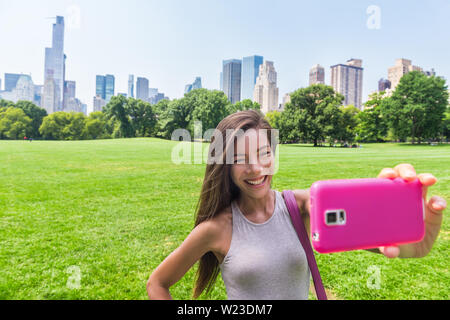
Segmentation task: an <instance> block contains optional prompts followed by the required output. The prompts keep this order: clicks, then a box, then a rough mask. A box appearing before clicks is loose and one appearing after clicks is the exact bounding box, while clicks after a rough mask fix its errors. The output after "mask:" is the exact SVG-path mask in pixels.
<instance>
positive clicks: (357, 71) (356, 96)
mask: <svg viewBox="0 0 450 320" xmlns="http://www.w3.org/2000/svg"><path fill="white" fill-rule="evenodd" d="M363 70H364V69H363V68H362V60H361V59H350V60H348V61H347V64H337V65H334V66H331V86H332V87H333V88H334V91H336V92H339V93H340V94H342V95H343V96H344V98H345V99H344V105H350V104H352V105H354V106H355V107H356V108H358V109H361V108H362V81H363Z"/></svg>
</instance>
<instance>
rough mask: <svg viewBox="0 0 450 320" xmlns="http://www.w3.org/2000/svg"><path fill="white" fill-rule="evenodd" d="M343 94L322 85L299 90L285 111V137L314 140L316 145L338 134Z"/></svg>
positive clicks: (293, 94) (283, 115)
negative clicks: (286, 131) (337, 128)
mask: <svg viewBox="0 0 450 320" xmlns="http://www.w3.org/2000/svg"><path fill="white" fill-rule="evenodd" d="M343 100H344V97H343V96H342V95H341V94H338V93H335V92H334V90H333V88H332V87H330V86H326V85H323V84H315V85H311V86H309V87H307V88H302V89H298V90H297V91H295V92H293V93H292V94H291V102H289V103H287V104H286V106H285V110H284V111H283V112H282V117H281V118H282V123H283V125H285V127H286V130H288V134H287V137H285V139H288V140H291V141H299V140H303V141H312V142H313V143H314V146H318V145H319V143H321V142H323V141H325V139H326V138H327V137H334V136H336V134H337V132H336V126H337V125H338V123H339V119H340V115H341V110H340V109H339V106H340V105H341V104H342V101H343Z"/></svg>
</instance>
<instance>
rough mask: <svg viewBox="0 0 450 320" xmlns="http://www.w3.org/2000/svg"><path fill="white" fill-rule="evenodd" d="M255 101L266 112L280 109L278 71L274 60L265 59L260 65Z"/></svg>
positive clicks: (254, 92)
mask: <svg viewBox="0 0 450 320" xmlns="http://www.w3.org/2000/svg"><path fill="white" fill-rule="evenodd" d="M253 101H255V102H258V103H259V104H260V105H261V111H262V112H263V113H264V114H266V113H268V112H270V111H273V110H278V109H279V106H278V88H277V73H276V71H275V67H274V65H273V62H272V61H267V60H266V61H264V63H263V64H262V65H260V66H259V74H258V78H256V84H255V90H254V91H253Z"/></svg>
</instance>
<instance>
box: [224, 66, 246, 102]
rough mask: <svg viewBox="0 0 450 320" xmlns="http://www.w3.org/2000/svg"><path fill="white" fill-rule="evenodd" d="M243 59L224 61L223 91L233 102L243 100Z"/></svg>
mask: <svg viewBox="0 0 450 320" xmlns="http://www.w3.org/2000/svg"><path fill="white" fill-rule="evenodd" d="M241 71H242V62H241V60H237V59H231V60H224V61H223V71H222V72H223V92H224V93H225V95H226V96H227V97H228V100H230V102H231V103H236V102H238V101H241Z"/></svg>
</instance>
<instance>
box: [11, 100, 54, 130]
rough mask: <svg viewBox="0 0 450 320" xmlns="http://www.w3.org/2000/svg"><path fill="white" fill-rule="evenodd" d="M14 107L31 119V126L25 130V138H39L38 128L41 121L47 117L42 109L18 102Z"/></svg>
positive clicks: (24, 102) (29, 103)
mask: <svg viewBox="0 0 450 320" xmlns="http://www.w3.org/2000/svg"><path fill="white" fill-rule="evenodd" d="M15 107H16V108H20V109H22V110H23V112H25V114H26V115H27V116H28V117H29V118H30V119H31V124H30V126H28V128H27V136H28V137H32V138H39V137H41V134H40V132H39V127H40V126H41V124H42V120H43V119H44V118H45V117H46V116H47V111H46V110H45V109H43V108H39V107H38V106H36V105H35V104H34V103H32V102H30V101H18V102H17V103H16V105H15Z"/></svg>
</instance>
